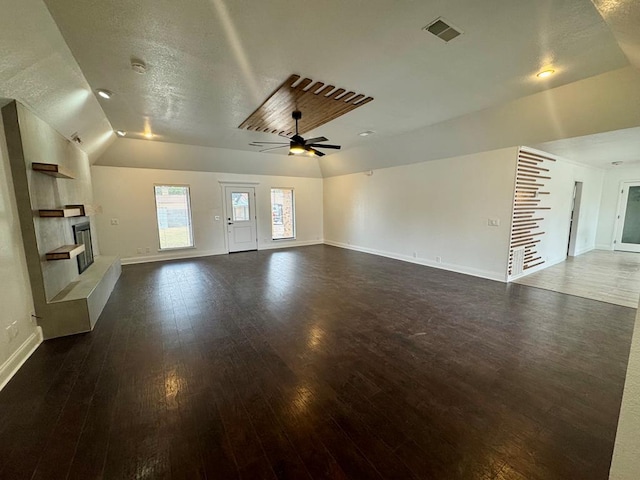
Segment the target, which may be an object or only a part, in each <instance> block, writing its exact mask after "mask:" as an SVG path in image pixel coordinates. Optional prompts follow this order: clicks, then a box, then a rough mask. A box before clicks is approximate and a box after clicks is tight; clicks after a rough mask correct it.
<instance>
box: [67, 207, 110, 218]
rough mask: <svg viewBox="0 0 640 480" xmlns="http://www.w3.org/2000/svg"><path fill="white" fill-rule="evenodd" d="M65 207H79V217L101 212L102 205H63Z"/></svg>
mask: <svg viewBox="0 0 640 480" xmlns="http://www.w3.org/2000/svg"><path fill="white" fill-rule="evenodd" d="M65 208H78V209H80V216H81V217H89V216H91V215H96V214H98V213H102V207H101V206H97V205H82V204H81V205H65Z"/></svg>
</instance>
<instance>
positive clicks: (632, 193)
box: [613, 182, 640, 252]
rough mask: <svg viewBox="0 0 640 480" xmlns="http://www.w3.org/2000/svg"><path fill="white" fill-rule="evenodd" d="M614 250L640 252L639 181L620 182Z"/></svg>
mask: <svg viewBox="0 0 640 480" xmlns="http://www.w3.org/2000/svg"><path fill="white" fill-rule="evenodd" d="M620 194H621V195H622V201H621V202H620V210H619V211H618V219H617V228H616V239H615V243H614V247H613V249H614V250H624V251H625V252H640V182H629V183H624V184H622V188H621V190H620Z"/></svg>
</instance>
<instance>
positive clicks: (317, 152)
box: [309, 148, 326, 157]
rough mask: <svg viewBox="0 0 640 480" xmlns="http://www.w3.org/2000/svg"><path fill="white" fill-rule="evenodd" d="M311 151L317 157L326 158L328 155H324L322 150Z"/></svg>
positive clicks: (313, 149)
mask: <svg viewBox="0 0 640 480" xmlns="http://www.w3.org/2000/svg"><path fill="white" fill-rule="evenodd" d="M309 151H310V152H311V153H313V154H314V155H315V156H316V157H324V156H325V155H326V154H324V153H322V152H321V151H320V150H316V149H315V148H310V149H309Z"/></svg>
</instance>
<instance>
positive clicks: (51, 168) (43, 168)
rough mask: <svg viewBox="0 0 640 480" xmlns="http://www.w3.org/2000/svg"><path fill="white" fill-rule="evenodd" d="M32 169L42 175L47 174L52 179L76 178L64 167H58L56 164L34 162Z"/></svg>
mask: <svg viewBox="0 0 640 480" xmlns="http://www.w3.org/2000/svg"><path fill="white" fill-rule="evenodd" d="M31 168H32V169H33V170H34V171H36V172H40V173H45V174H47V175H51V176H52V177H58V178H71V179H73V178H75V177H74V176H73V175H72V174H71V172H69V171H68V170H66V169H65V168H64V167H62V166H60V165H57V164H55V163H37V162H33V163H32V164H31Z"/></svg>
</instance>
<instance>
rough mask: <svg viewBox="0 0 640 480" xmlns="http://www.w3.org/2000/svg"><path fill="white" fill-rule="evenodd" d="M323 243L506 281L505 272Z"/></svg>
mask: <svg viewBox="0 0 640 480" xmlns="http://www.w3.org/2000/svg"><path fill="white" fill-rule="evenodd" d="M324 243H325V244H327V245H331V246H333V247H339V248H345V249H347V250H355V251H356V252H362V253H370V254H372V255H378V256H380V257H386V258H393V259H394V260H400V261H403V262H409V263H415V264H418V265H424V266H425V267H433V268H439V269H441V270H448V271H450V272H456V273H463V274H465V275H472V276H474V277H480V278H486V279H487V280H494V281H496V282H502V283H505V282H506V278H505V274H501V273H498V272H491V271H487V270H480V269H477V268H473V267H466V266H464V265H455V264H451V263H436V262H434V261H431V260H427V259H425V258H414V257H410V256H408V255H401V254H399V253H394V252H386V251H382V250H376V249H373V248H366V247H359V246H356V245H348V244H346V243H341V242H334V241H333V240H325V241H324Z"/></svg>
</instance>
